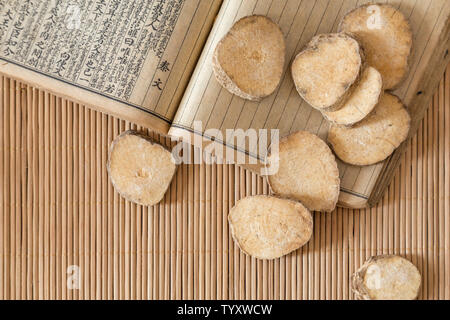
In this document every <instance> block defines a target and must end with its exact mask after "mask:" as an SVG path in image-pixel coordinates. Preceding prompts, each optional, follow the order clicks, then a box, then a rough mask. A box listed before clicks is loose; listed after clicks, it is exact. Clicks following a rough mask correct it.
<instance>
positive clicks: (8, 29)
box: [0, 0, 222, 133]
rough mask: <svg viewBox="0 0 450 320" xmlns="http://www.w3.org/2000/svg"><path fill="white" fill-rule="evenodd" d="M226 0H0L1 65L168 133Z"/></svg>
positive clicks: (39, 83)
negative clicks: (223, 0) (215, 20)
mask: <svg viewBox="0 0 450 320" xmlns="http://www.w3.org/2000/svg"><path fill="white" fill-rule="evenodd" d="M221 2H222V1H221V0H211V1H205V0H133V1H118V0H102V1H87V0H80V1H71V0H58V1H56V0H48V1H41V0H30V1H15V0H0V21H1V24H0V60H1V61H0V72H2V73H4V74H7V75H11V76H14V77H16V78H19V79H21V80H24V81H27V82H30V83H32V84H34V85H37V86H38V87H42V88H44V89H46V90H49V91H51V92H55V93H57V94H59V95H61V96H64V97H68V98H71V99H72V100H76V101H79V102H80V103H82V104H86V105H89V106H92V107H94V108H96V109H98V110H100V111H104V112H107V113H110V114H114V115H116V116H119V117H122V118H125V119H127V120H130V121H133V122H137V123H139V124H142V125H145V126H148V127H151V128H153V129H155V130H157V131H159V132H162V133H167V131H168V129H169V126H170V123H171V122H172V119H173V117H174V114H175V112H176V109H177V107H178V105H179V102H180V100H181V97H182V95H183V93H184V90H185V88H186V85H187V83H188V81H189V78H190V76H191V73H192V70H193V69H194V67H195V64H196V62H197V60H198V57H199V55H200V53H201V50H202V48H203V45H204V42H205V40H206V38H207V36H208V34H209V31H210V29H211V26H212V24H213V21H214V18H215V16H216V15H217V12H218V10H219V8H220V5H221Z"/></svg>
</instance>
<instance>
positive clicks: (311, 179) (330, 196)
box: [268, 131, 340, 212]
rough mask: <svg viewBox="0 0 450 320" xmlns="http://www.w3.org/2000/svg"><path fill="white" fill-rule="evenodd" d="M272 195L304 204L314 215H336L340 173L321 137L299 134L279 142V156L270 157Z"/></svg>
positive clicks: (302, 132) (271, 155)
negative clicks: (321, 213) (316, 212)
mask: <svg viewBox="0 0 450 320" xmlns="http://www.w3.org/2000/svg"><path fill="white" fill-rule="evenodd" d="M277 161H278V171H277V172H276V173H275V174H273V175H269V176H268V181H269V184H270V187H271V189H272V191H273V192H274V193H275V194H277V195H279V196H281V197H286V198H290V199H294V200H298V201H301V202H302V203H303V204H304V205H305V206H306V207H307V208H308V209H309V210H311V211H324V212H330V211H333V210H334V208H335V207H336V203H337V201H338V198H339V185H340V179H339V171H338V167H337V163H336V159H335V157H334V155H333V153H332V152H331V150H330V148H329V147H328V145H327V144H326V143H325V142H324V141H323V140H322V139H320V138H319V137H318V136H316V135H314V134H312V133H309V132H307V131H298V132H296V133H293V134H291V135H289V136H287V137H285V138H283V139H281V140H280V143H279V151H278V153H275V152H272V153H271V154H270V155H269V157H268V163H269V164H270V166H271V168H276V162H277Z"/></svg>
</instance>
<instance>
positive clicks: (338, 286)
mask: <svg viewBox="0 0 450 320" xmlns="http://www.w3.org/2000/svg"><path fill="white" fill-rule="evenodd" d="M0 87H1V88H2V90H0V101H1V103H0V106H1V107H0V121H1V130H0V141H1V143H0V148H1V149H0V176H1V192H0V226H1V227H0V250H1V251H0V255H1V261H0V299H352V298H354V296H353V294H352V293H351V288H350V278H351V274H352V273H353V272H354V271H355V270H356V269H357V268H358V267H359V266H360V265H361V264H362V263H363V262H364V261H365V260H366V258H368V257H369V256H371V255H375V254H387V253H390V254H400V255H402V256H404V257H406V258H408V259H410V260H411V261H412V262H413V263H414V264H415V265H416V266H418V268H419V270H420V271H421V273H422V276H423V286H422V292H421V294H420V298H422V299H450V101H449V98H450V68H448V69H447V72H446V75H445V77H444V79H443V80H442V82H441V84H440V86H439V90H438V92H437V93H436V94H435V96H434V98H433V101H432V104H431V107H430V108H429V109H428V112H427V113H426V116H425V119H424V120H423V122H422V125H421V126H420V128H419V131H418V133H417V135H416V136H415V137H414V138H413V139H412V140H411V141H410V142H409V145H408V148H407V151H406V153H405V154H404V155H403V158H402V162H401V166H400V168H399V169H398V170H397V172H396V174H395V178H394V180H393V182H392V183H391V185H390V187H389V189H388V191H387V192H386V194H385V195H384V197H383V200H382V201H381V202H380V203H379V205H378V206H377V207H375V208H372V209H367V210H349V209H340V208H339V209H337V210H336V212H334V213H332V214H318V213H316V214H315V215H314V223H315V229H314V236H313V238H312V239H311V241H310V242H309V244H308V245H306V246H305V247H303V248H302V249H300V250H298V251H296V252H294V253H293V254H290V255H288V256H286V257H284V258H281V259H278V260H275V261H270V262H268V261H258V260H255V259H252V258H250V257H248V256H245V255H244V254H242V253H241V252H240V251H239V250H238V248H237V247H236V245H234V243H233V241H232V239H231V237H230V234H229V229H228V224H227V213H228V210H229V209H230V208H231V207H232V206H233V204H234V203H235V202H236V200H238V199H240V198H242V197H243V196H245V195H252V194H262V193H267V192H268V188H267V185H266V183H265V182H264V181H263V180H262V178H260V177H258V176H256V175H255V174H253V173H250V172H247V171H245V170H243V169H240V168H239V167H236V166H234V165H182V166H181V167H179V169H178V171H177V175H176V177H175V179H174V181H173V183H172V185H171V187H170V190H169V192H168V193H167V194H166V197H165V200H164V201H163V202H162V203H160V204H159V205H156V206H154V207H150V208H143V207H140V206H136V205H133V204H130V203H129V202H126V201H124V200H123V199H122V198H120V197H119V196H118V194H117V193H115V192H114V190H113V188H112V186H111V184H110V183H109V181H108V176H107V172H106V165H105V164H106V159H107V154H108V146H109V144H110V142H111V141H112V139H113V138H114V137H115V136H117V135H118V134H119V133H120V132H122V131H124V130H126V129H129V128H133V129H138V130H143V129H142V128H139V127H136V126H135V125H133V124H130V123H128V122H125V121H121V120H119V119H117V118H114V117H111V116H107V115H105V114H102V113H99V112H96V111H93V110H90V109H88V108H85V107H84V106H80V105H78V104H74V103H72V102H70V101H67V100H64V99H60V98H57V97H55V96H53V95H51V94H49V93H46V92H45V91H43V90H38V89H34V88H32V87H30V86H28V85H26V84H22V83H20V82H18V81H15V80H12V79H9V78H6V77H1V76H0ZM143 131H146V130H143ZM155 138H156V139H159V140H160V141H161V142H164V143H169V141H167V139H166V138H160V137H157V136H155ZM72 265H76V266H79V270H80V288H79V289H68V287H67V278H68V274H67V270H68V268H69V266H72ZM72 271H73V269H70V268H69V273H70V274H72V273H71V272H72Z"/></svg>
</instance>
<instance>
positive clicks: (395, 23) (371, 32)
mask: <svg viewBox="0 0 450 320" xmlns="http://www.w3.org/2000/svg"><path fill="white" fill-rule="evenodd" d="M339 31H342V32H349V33H351V34H353V35H354V36H355V37H356V38H357V39H358V41H359V42H360V43H361V45H362V47H363V48H364V53H365V54H366V59H367V63H368V64H369V65H371V66H372V67H374V68H376V69H377V70H378V71H379V72H380V73H381V75H382V77H383V86H384V89H386V90H388V89H393V88H396V87H397V86H398V85H399V84H400V83H401V82H402V81H403V79H404V78H405V77H406V75H407V72H408V69H409V66H408V62H409V60H410V56H411V52H412V46H413V35H412V31H411V27H410V25H409V23H408V21H407V19H406V18H405V16H404V15H403V14H402V13H401V12H400V11H398V10H397V9H395V8H394V7H392V6H390V5H387V4H367V5H364V6H361V7H359V8H357V9H355V10H353V11H351V12H350V13H348V14H347V15H346V16H345V17H344V18H343V19H342V22H341V24H340V26H339Z"/></svg>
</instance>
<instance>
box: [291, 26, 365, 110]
mask: <svg viewBox="0 0 450 320" xmlns="http://www.w3.org/2000/svg"><path fill="white" fill-rule="evenodd" d="M291 69H292V70H291V71H292V78H293V80H294V83H295V86H296V88H297V91H298V93H299V94H300V96H301V97H302V98H303V99H304V100H305V101H306V102H308V103H309V104H310V105H311V106H312V107H314V108H316V109H318V110H320V111H324V110H325V111H333V110H338V109H339V108H341V107H342V103H343V102H344V101H345V100H346V98H347V97H348V96H349V95H350V93H351V91H352V90H353V87H354V85H355V84H357V83H358V81H359V78H360V74H361V72H362V70H363V69H364V54H363V53H362V51H361V48H360V46H359V43H358V42H357V41H356V40H355V39H353V38H352V37H351V36H349V35H347V34H343V33H342V34H337V33H332V34H321V35H318V36H316V37H314V38H313V39H312V40H311V42H310V43H309V44H308V46H307V47H306V49H305V50H304V51H302V52H300V53H299V54H298V55H297V57H296V58H295V60H294V62H293V63H292V67H291Z"/></svg>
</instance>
